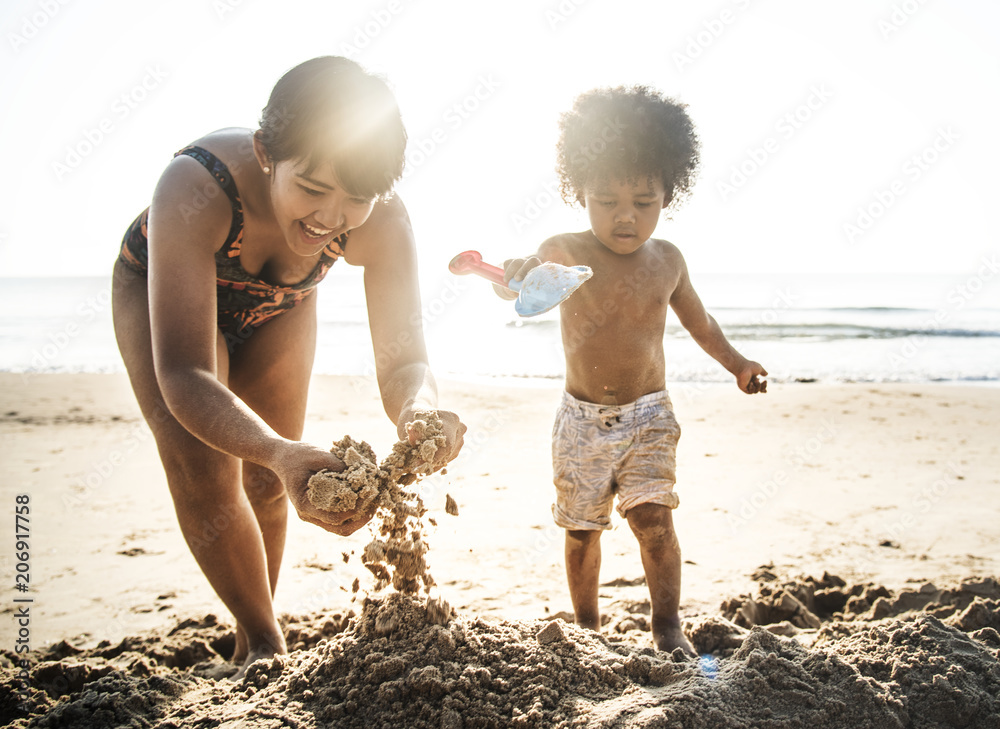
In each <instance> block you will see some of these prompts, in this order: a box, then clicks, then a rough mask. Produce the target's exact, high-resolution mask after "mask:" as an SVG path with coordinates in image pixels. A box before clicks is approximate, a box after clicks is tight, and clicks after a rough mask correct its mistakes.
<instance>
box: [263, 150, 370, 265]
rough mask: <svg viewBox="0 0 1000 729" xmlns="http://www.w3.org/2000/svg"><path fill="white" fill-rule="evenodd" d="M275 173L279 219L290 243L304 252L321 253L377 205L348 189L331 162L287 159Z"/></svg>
mask: <svg viewBox="0 0 1000 729" xmlns="http://www.w3.org/2000/svg"><path fill="white" fill-rule="evenodd" d="M271 174H272V175H273V178H272V181H271V203H272V205H273V208H274V217H275V220H276V221H277V222H278V225H279V226H280V227H281V230H282V231H283V232H284V235H285V240H286V242H287V243H288V246H289V247H290V248H291V249H292V250H293V251H294V252H296V253H298V254H299V255H301V256H313V255H315V254H317V253H318V252H320V251H321V250H323V249H324V248H326V247H327V246H328V245H329V244H330V242H331V241H332V240H333V239H334V238H337V237H339V236H341V235H343V234H344V233H346V232H347V231H349V230H352V229H354V228H357V227H359V226H360V225H362V224H364V222H365V221H366V220H368V216H369V215H371V212H372V207H373V206H374V205H375V201H374V200H368V199H364V198H361V197H358V196H356V195H352V194H351V193H349V192H348V191H347V190H345V189H344V188H343V186H342V185H341V184H340V181H339V180H338V179H337V176H336V173H335V171H334V169H333V167H332V166H331V165H318V166H316V167H315V168H314V169H312V170H309V164H308V162H307V161H306V160H285V161H282V162H278V163H277V164H276V165H275V166H274V169H273V170H272V172H271Z"/></svg>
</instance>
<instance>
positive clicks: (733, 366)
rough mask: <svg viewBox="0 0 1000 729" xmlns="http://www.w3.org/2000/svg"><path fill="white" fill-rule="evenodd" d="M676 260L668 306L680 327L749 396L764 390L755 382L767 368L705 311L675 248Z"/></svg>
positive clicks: (762, 385)
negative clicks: (740, 347) (735, 343)
mask: <svg viewBox="0 0 1000 729" xmlns="http://www.w3.org/2000/svg"><path fill="white" fill-rule="evenodd" d="M677 261H678V269H679V272H680V274H679V278H678V280H677V286H676V288H675V289H674V292H673V294H671V296H670V307H671V308H672V309H673V310H674V312H675V313H676V314H677V319H678V320H679V321H680V323H681V326H683V327H684V328H685V329H687V331H688V332H689V333H690V334H691V337H692V338H693V339H694V341H696V342H697V343H698V346H700V347H701V348H702V349H704V350H705V351H706V352H708V354H709V355H711V356H712V358H713V359H714V360H715V361H717V362H718V363H719V364H721V365H722V366H723V367H725V368H726V370H728V371H729V372H730V373H731V374H732V375H733V376H734V377H735V378H736V384H737V385H738V386H739V388H740V389H741V390H743V392H745V393H748V394H750V395H753V394H754V393H756V392H766V391H767V390H766V388H767V383H766V382H764V383H760V382H758V381H757V377H758V376H761V377H766V376H767V370H765V369H764V368H763V367H761V366H760V365H759V364H758V363H756V362H753V361H751V360H748V359H747V358H746V357H744V356H743V355H742V354H740V353H739V352H737V351H736V349H735V348H734V347H733V345H731V344H730V343H729V340H728V339H726V335H725V334H723V333H722V329H721V328H720V327H719V323H718V322H717V321H716V320H715V317H713V316H712V315H711V314H709V313H708V312H707V311H706V310H705V306H704V304H702V303H701V299H700V298H699V297H698V293H697V292H696V291H695V290H694V286H692V285H691V279H690V277H689V276H688V270H687V264H686V263H685V262H684V257H683V256H682V255H681V254H680V251H677Z"/></svg>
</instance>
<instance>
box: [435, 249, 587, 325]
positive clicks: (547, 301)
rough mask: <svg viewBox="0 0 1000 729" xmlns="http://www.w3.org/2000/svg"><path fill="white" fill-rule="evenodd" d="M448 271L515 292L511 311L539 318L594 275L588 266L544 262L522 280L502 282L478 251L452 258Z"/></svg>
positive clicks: (501, 270)
mask: <svg viewBox="0 0 1000 729" xmlns="http://www.w3.org/2000/svg"><path fill="white" fill-rule="evenodd" d="M448 270H449V271H451V272H452V273H454V274H458V275H459V276H462V275H465V274H467V273H474V274H476V275H477V276H482V277H483V278H485V279H486V280H487V281H492V282H493V283H495V284H500V285H501V286H505V287H507V288H509V289H510V290H511V291H516V292H517V302H516V303H515V304H514V311H516V312H517V313H518V314H520V315H521V316H538V315H539V314H544V313H545V312H546V311H548V310H549V309H551V308H553V307H556V306H558V305H559V304H561V303H562V302H564V301H565V300H566V299H568V298H569V297H570V295H571V294H572V293H573V292H574V291H576V290H577V289H578V288H580V284H582V283H583V282H584V281H586V280H587V279H588V278H590V277H591V276H593V275H594V272H593V271H591V270H590V268H589V267H588V266H561V265H559V264H558V263H543V264H541V265H540V266H536V267H535V268H533V269H531V270H530V271H528V275H527V276H525V277H524V280H523V281H511V282H510V283H509V284H505V283H504V281H503V269H502V268H498V267H497V266H491V265H490V264H489V263H483V257H482V256H481V255H480V254H479V251H465V252H464V253H459V254H458V255H457V256H455V257H454V258H452V259H451V263H449V264H448Z"/></svg>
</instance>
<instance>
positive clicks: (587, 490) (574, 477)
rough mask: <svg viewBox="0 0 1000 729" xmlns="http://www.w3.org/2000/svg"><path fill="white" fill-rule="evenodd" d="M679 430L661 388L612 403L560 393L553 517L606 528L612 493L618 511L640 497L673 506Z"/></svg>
mask: <svg viewBox="0 0 1000 729" xmlns="http://www.w3.org/2000/svg"><path fill="white" fill-rule="evenodd" d="M680 436H681V429H680V426H679V425H678V424H677V420H676V418H674V413H673V406H672V405H671V403H670V396H669V395H667V393H666V391H662V392H654V393H651V394H649V395H643V396H642V397H640V398H639V399H638V400H636V401H634V402H631V403H629V404H627V405H618V406H613V407H608V406H603V405H597V404H595V403H590V402H583V401H582V400H577V399H576V398H575V397H573V396H572V395H570V394H569V393H566V392H564V393H563V400H562V403H561V404H560V406H559V410H558V412H557V413H556V422H555V425H554V426H553V428H552V470H553V481H554V483H555V486H556V503H555V504H553V505H552V516H553V517H554V518H555V522H556V524H557V525H558V526H560V527H563V528H564V529H574V530H577V529H579V530H593V529H610V528H611V508H612V506H613V502H614V497H615V494H618V513H619V514H620V515H621V516H622V517H623V518H624V517H625V515H626V514H627V513H628V511H629V509H631V508H632V507H634V506H638V505H639V504H662V505H663V506H666V507H669V508H671V509H676V508H677V506H678V504H679V503H680V500H679V499H678V497H677V494H675V493H674V482H675V480H676V476H675V469H676V467H677V461H676V453H677V441H678V439H679V438H680Z"/></svg>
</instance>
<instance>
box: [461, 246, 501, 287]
mask: <svg viewBox="0 0 1000 729" xmlns="http://www.w3.org/2000/svg"><path fill="white" fill-rule="evenodd" d="M448 270H449V271H451V272H452V273H456V274H458V275H462V274H466V273H474V274H476V275H477V276H482V277H483V278H485V279H487V280H488V281H492V282H493V283H495V284H500V285H501V286H507V284H505V283H504V280H503V269H502V268H500V267H499V266H492V265H490V264H489V263H484V262H483V257H482V256H481V255H480V254H479V251H465V252H463V253H459V254H458V255H457V256H455V257H454V258H452V259H451V263H449V264H448Z"/></svg>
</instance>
